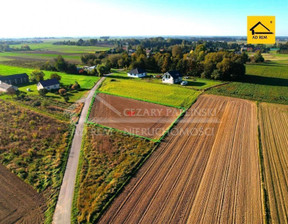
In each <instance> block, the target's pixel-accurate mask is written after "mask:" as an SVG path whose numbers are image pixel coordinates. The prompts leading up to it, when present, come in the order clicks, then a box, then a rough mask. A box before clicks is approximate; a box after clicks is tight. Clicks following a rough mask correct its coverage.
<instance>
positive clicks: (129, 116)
mask: <svg viewBox="0 0 288 224" xmlns="http://www.w3.org/2000/svg"><path fill="white" fill-rule="evenodd" d="M180 114H181V110H180V109H177V108H173V107H166V106H162V105H158V104H153V103H148V102H143V101H138V100H133V99H128V98H124V97H118V96H113V95H107V94H103V93H99V94H98V95H96V98H95V101H94V103H93V107H92V109H91V112H90V116H89V121H90V122H93V123H96V124H101V125H104V126H108V127H112V128H116V129H120V130H122V131H126V132H129V133H132V134H136V135H140V136H144V137H148V138H153V139H154V138H155V139H158V138H160V137H161V136H162V135H163V134H164V132H165V131H166V130H167V129H168V127H169V126H170V125H171V124H172V123H173V122H174V121H175V120H176V118H177V117H178V116H179V115H180Z"/></svg>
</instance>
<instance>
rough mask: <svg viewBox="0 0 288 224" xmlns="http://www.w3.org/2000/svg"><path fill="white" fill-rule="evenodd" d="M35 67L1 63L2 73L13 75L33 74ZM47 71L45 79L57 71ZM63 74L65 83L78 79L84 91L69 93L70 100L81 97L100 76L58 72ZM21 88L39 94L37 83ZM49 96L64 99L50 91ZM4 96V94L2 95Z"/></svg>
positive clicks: (0, 73) (31, 93) (73, 100)
mask: <svg viewBox="0 0 288 224" xmlns="http://www.w3.org/2000/svg"><path fill="white" fill-rule="evenodd" d="M32 71H33V69H29V68H20V67H14V66H8V65H0V75H13V74H19V73H27V74H28V75H30V74H31V72H32ZM44 73H45V79H49V78H50V75H51V74H52V73H55V72H51V71H44ZM57 74H59V75H60V76H61V81H60V82H61V83H63V85H70V84H74V83H75V81H77V82H78V83H79V84H80V86H81V88H82V89H83V90H82V91H75V92H74V93H72V94H70V95H69V98H70V101H69V102H72V103H73V102H75V101H77V100H78V99H80V98H81V97H82V96H83V95H84V94H85V93H86V92H87V91H88V90H89V89H91V88H92V87H93V86H94V84H95V83H96V82H98V80H99V77H97V76H84V75H72V74H66V73H61V72H57ZM27 88H30V89H31V91H32V92H27ZM19 90H21V91H23V92H26V93H27V94H28V95H38V91H37V86H36V84H28V85H25V86H21V87H20V88H19ZM47 96H48V97H53V98H55V99H57V100H61V101H63V99H62V98H61V97H60V96H59V95H56V94H53V93H48V94H47ZM1 97H4V96H1Z"/></svg>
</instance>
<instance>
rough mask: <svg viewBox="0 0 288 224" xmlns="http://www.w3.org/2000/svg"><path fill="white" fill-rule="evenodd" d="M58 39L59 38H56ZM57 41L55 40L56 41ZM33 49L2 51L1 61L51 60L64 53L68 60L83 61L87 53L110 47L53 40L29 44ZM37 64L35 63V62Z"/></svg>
mask: <svg viewBox="0 0 288 224" xmlns="http://www.w3.org/2000/svg"><path fill="white" fill-rule="evenodd" d="M56 41H57V40H56ZM54 42H55V41H54ZM28 45H29V47H30V48H31V51H16V52H15V51H14V52H2V53H0V62H5V64H7V63H8V64H11V63H13V62H11V60H12V61H18V62H19V61H25V63H26V64H27V63H28V64H29V61H30V62H31V61H39V60H40V61H49V60H52V59H53V58H56V57H57V56H58V55H62V56H63V57H64V58H65V59H66V60H68V61H70V62H74V63H79V64H80V63H81V60H80V57H81V55H82V54H85V53H95V52H96V51H107V50H109V49H110V47H102V46H69V45H53V42H44V43H31V44H28ZM10 47H16V48H19V47H21V45H10ZM34 64H35V63H34Z"/></svg>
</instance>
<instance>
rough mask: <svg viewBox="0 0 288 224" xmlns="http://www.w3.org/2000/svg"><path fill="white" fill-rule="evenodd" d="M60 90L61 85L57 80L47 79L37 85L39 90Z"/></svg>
mask: <svg viewBox="0 0 288 224" xmlns="http://www.w3.org/2000/svg"><path fill="white" fill-rule="evenodd" d="M59 88H60V83H59V81H58V80H57V79H47V80H43V81H40V82H38V84H37V90H40V89H47V90H52V89H59Z"/></svg>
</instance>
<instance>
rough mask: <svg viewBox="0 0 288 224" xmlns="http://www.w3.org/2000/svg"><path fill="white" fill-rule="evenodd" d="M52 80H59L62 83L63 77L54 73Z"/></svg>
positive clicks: (51, 76)
mask: <svg viewBox="0 0 288 224" xmlns="http://www.w3.org/2000/svg"><path fill="white" fill-rule="evenodd" d="M50 79H57V80H58V81H60V80H61V76H60V75H58V74H57V73H52V74H51V75H50Z"/></svg>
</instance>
